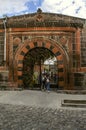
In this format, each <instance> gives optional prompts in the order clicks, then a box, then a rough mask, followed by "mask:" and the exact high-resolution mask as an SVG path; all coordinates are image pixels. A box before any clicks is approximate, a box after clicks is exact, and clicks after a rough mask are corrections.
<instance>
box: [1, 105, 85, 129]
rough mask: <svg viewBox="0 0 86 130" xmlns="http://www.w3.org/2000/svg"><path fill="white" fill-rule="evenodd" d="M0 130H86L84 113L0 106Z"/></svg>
mask: <svg viewBox="0 0 86 130" xmlns="http://www.w3.org/2000/svg"><path fill="white" fill-rule="evenodd" d="M0 130H86V111H85V110H68V109H63V108H60V109H52V108H40V107H30V106H25V105H11V104H10V105H9V104H0Z"/></svg>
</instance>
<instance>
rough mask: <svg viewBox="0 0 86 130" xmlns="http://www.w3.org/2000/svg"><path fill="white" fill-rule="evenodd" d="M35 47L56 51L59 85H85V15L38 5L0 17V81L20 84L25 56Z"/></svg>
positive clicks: (83, 87) (70, 87) (11, 84)
mask: <svg viewBox="0 0 86 130" xmlns="http://www.w3.org/2000/svg"><path fill="white" fill-rule="evenodd" d="M36 47H43V48H47V49H48V50H50V51H51V52H52V53H53V54H54V55H55V57H56V59H57V68H58V85H59V87H60V88H61V89H71V90H73V89H80V90H83V89H86V19H81V18H76V17H70V16H65V15H62V14H54V13H45V12H42V10H41V9H38V10H37V12H36V13H32V14H25V15H20V16H13V17H5V18H2V19H0V82H4V81H5V82H6V84H9V85H10V87H13V86H14V87H19V86H21V85H22V84H23V81H22V73H23V60H24V56H25V55H26V54H27V53H28V52H29V50H31V49H34V48H36Z"/></svg>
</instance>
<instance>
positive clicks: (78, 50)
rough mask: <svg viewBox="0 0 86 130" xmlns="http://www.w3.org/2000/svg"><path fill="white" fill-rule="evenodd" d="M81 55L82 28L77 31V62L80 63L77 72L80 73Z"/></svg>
mask: <svg viewBox="0 0 86 130" xmlns="http://www.w3.org/2000/svg"><path fill="white" fill-rule="evenodd" d="M80 53H81V48H80V28H77V30H76V60H77V61H78V63H77V70H78V71H79V69H80Z"/></svg>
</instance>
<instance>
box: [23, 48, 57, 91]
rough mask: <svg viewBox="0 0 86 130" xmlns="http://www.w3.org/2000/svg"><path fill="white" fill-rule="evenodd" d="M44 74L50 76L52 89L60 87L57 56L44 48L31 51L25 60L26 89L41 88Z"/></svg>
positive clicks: (24, 78) (24, 79)
mask: <svg viewBox="0 0 86 130" xmlns="http://www.w3.org/2000/svg"><path fill="white" fill-rule="evenodd" d="M43 74H46V75H49V76H50V82H51V87H53V88H54V87H57V86H58V77H57V76H58V67H57V59H56V57H55V54H54V53H53V52H52V51H50V50H49V49H47V48H44V47H35V48H33V49H30V50H29V51H28V52H27V53H26V54H25V56H24V60H23V76H22V77H23V85H24V88H27V89H29V88H41V84H42V75H43Z"/></svg>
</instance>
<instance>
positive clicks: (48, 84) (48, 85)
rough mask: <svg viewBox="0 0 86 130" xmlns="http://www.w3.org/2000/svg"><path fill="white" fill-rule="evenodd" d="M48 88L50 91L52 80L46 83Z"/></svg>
mask: <svg viewBox="0 0 86 130" xmlns="http://www.w3.org/2000/svg"><path fill="white" fill-rule="evenodd" d="M46 88H47V90H48V91H50V82H47V83H46Z"/></svg>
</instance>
